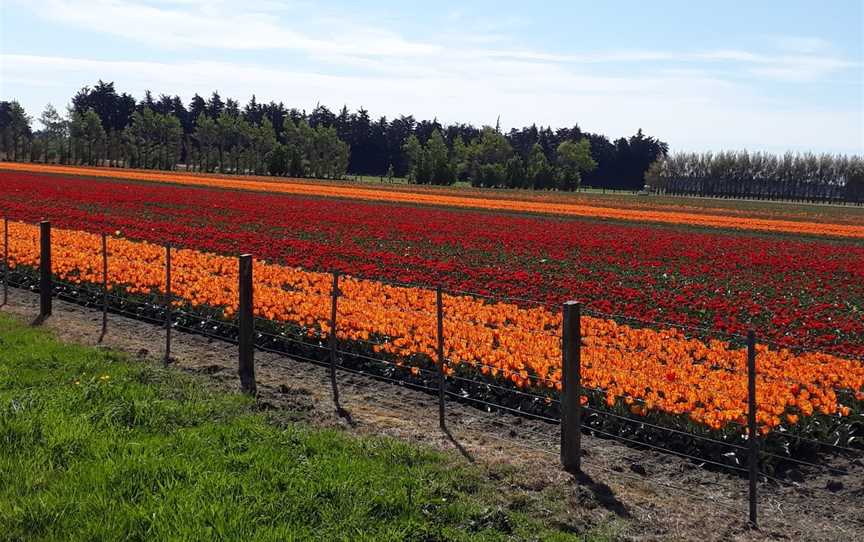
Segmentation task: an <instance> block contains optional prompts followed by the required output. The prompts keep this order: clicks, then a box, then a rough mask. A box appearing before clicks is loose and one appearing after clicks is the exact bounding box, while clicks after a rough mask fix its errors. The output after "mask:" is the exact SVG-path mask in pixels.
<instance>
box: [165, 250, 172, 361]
mask: <svg viewBox="0 0 864 542" xmlns="http://www.w3.org/2000/svg"><path fill="white" fill-rule="evenodd" d="M171 301H172V297H171V243H168V244H166V245H165V359H164V360H163V361H164V363H165V365H168V364H169V363H171V327H172V326H173V322H172V319H173V318H172V314H171Z"/></svg>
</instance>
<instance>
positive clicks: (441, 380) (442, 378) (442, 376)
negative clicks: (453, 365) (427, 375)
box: [435, 286, 447, 431]
mask: <svg viewBox="0 0 864 542" xmlns="http://www.w3.org/2000/svg"><path fill="white" fill-rule="evenodd" d="M435 304H436V306H437V307H438V311H437V312H438V314H437V319H438V425H439V426H440V427H441V430H442V431H446V430H447V425H446V423H445V420H444V392H445V387H446V383H447V380H446V378H447V373H446V372H445V371H444V362H445V358H444V300H443V295H442V293H441V286H438V287H437V288H436V289H435Z"/></svg>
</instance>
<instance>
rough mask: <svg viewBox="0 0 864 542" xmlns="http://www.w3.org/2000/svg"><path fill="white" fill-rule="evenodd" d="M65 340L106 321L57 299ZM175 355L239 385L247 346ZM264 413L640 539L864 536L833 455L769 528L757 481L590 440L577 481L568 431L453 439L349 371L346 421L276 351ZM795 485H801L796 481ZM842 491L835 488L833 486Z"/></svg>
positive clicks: (462, 432)
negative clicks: (417, 456)
mask: <svg viewBox="0 0 864 542" xmlns="http://www.w3.org/2000/svg"><path fill="white" fill-rule="evenodd" d="M9 294H10V297H9V303H8V304H7V305H6V306H5V307H2V309H0V310H3V311H5V312H7V313H10V314H15V315H18V316H19V317H21V318H22V319H27V320H32V319H33V317H34V316H35V315H36V314H37V313H38V305H39V299H38V296H37V295H36V294H33V293H30V292H26V291H22V290H17V289H11V290H10V292H9ZM43 325H44V326H45V327H47V328H48V329H50V330H51V331H52V332H54V333H55V334H56V335H57V336H58V337H59V338H60V339H62V340H65V341H69V342H76V343H81V344H90V345H92V344H96V343H97V341H98V339H99V335H100V330H101V313H99V312H98V311H94V310H91V309H87V308H84V307H80V306H77V305H73V304H70V303H66V302H63V301H59V300H55V301H54V315H53V316H51V317H50V318H49V319H48V320H47V321H46V322H45V323H44V324H43ZM102 344H103V346H104V347H107V348H111V349H115V350H119V351H123V352H127V353H129V354H131V355H132V356H135V357H138V358H141V359H142V360H153V359H160V358H161V357H162V352H163V351H162V348H163V345H164V330H163V329H161V328H160V327H157V326H153V325H150V324H146V323H143V322H140V321H137V320H133V319H129V318H124V317H121V316H117V315H110V316H109V325H108V334H107V335H106V337H105V339H104V341H103V343H102ZM172 356H173V358H174V360H175V363H176V364H177V365H178V366H179V367H181V368H182V369H184V370H187V371H190V372H194V373H198V374H202V375H206V378H207V379H208V381H209V382H210V383H211V385H214V386H220V387H225V388H235V389H236V388H239V378H238V377H237V347H236V346H233V345H230V344H228V343H225V342H221V341H216V340H212V339H208V338H205V337H201V336H198V335H191V334H186V333H181V332H175V333H174V337H173V341H172ZM256 373H257V375H256V376H257V382H258V390H259V399H258V402H259V406H260V408H262V409H266V410H268V411H270V415H271V416H272V417H273V419H274V421H276V422H285V421H290V420H298V421H302V422H304V423H311V424H314V425H319V426H338V427H342V428H343V429H344V430H346V431H349V432H354V433H366V434H387V435H390V436H393V437H396V438H400V439H404V440H408V441H412V442H415V443H420V444H423V445H427V446H431V447H434V448H437V449H440V450H447V451H453V452H455V453H457V454H459V455H461V456H462V457H463V458H464V460H466V461H471V462H475V463H477V464H479V465H481V466H482V467H483V468H484V469H486V470H487V471H488V473H489V476H490V477H493V478H497V479H506V480H508V481H509V482H508V483H509V484H510V488H509V489H510V490H512V491H513V492H514V493H517V494H519V495H520V496H524V498H525V499H531V498H532V495H535V496H536V495H537V494H538V492H547V494H548V492H553V493H554V494H555V495H560V498H561V499H562V500H566V502H567V503H568V504H569V506H568V507H567V513H566V517H561V516H560V515H556V514H550V517H549V521H550V522H551V521H555V522H561V523H562V526H573V525H583V526H591V525H597V524H603V523H608V522H610V521H611V522H613V523H615V524H617V525H620V527H621V535H622V538H625V539H632V540H701V541H714V540H717V541H721V540H724V541H725V540H804V541H810V540H812V541H819V542H824V541H842V540H856V539H857V540H860V539H862V538H864V463H862V461H861V460H860V459H859V460H855V461H851V462H850V461H848V460H846V459H842V458H832V457H826V458H824V461H825V462H826V463H830V464H833V465H835V466H836V465H840V464H842V465H843V467H844V468H846V469H848V474H844V475H830V474H831V473H827V472H823V471H820V470H815V469H813V470H812V471H807V470H802V471H801V472H800V474H801V478H799V480H801V481H799V482H795V486H796V487H787V486H784V485H779V484H776V483H771V482H766V483H761V484H760V503H759V505H760V529H759V530H751V529H749V528H748V527H747V525H746V517H747V501H746V489H747V480H746V479H745V478H740V477H736V476H732V475H729V474H727V473H724V472H712V471H709V470H707V469H705V468H703V467H701V466H700V465H698V464H695V463H693V462H690V461H687V460H684V459H680V458H677V457H675V456H670V455H666V454H660V453H655V452H652V451H647V450H640V449H636V448H633V447H630V446H625V445H623V444H621V443H618V442H615V441H610V440H605V439H599V438H595V437H591V436H587V435H586V436H584V437H583V440H582V444H583V448H584V454H585V455H584V459H583V469H584V471H585V476H584V478H583V479H582V480H580V481H576V480H574V479H573V477H571V476H570V475H568V474H566V473H565V472H563V471H562V470H561V468H560V465H559V459H558V448H557V445H558V440H559V438H560V437H559V432H558V427H557V426H555V425H552V424H549V423H545V422H541V421H534V420H529V419H525V418H520V417H518V416H513V415H509V414H504V413H498V412H492V413H489V412H484V411H482V410H479V409H476V408H473V407H471V406H468V405H465V404H459V403H456V402H452V401H451V402H448V404H447V426H448V431H447V432H446V433H445V432H442V431H441V430H440V429H439V428H438V420H437V400H438V399H437V396H431V395H428V394H425V393H423V392H419V391H414V390H410V389H407V388H405V387H402V386H397V385H393V384H390V383H384V382H381V381H378V380H375V379H374V378H372V377H367V376H364V375H355V374H350V373H340V374H339V377H338V381H339V388H340V393H341V406H342V407H343V408H344V409H345V410H346V411H347V413H348V414H349V416H350V419H346V417H344V416H339V415H337V414H336V412H335V408H334V405H333V402H332V399H331V393H330V382H329V373H328V371H327V369H325V368H322V367H318V366H315V365H312V364H309V363H303V362H299V361H295V360H292V359H290V358H287V357H283V356H278V355H274V354H268V353H262V352H258V353H256ZM790 483H791V482H790ZM829 488H830V489H829Z"/></svg>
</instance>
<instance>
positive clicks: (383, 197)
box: [0, 162, 864, 239]
mask: <svg viewBox="0 0 864 542" xmlns="http://www.w3.org/2000/svg"><path fill="white" fill-rule="evenodd" d="M0 169H6V170H12V171H34V172H41V173H53V174H64V175H86V176H88V177H108V178H122V179H130V180H135V181H143V182H156V183H173V184H182V185H188V186H203V187H212V188H223V189H241V190H251V191H256V192H273V193H279V194H297V195H305V196H326V197H339V198H351V199H356V200H366V201H387V202H394V203H408V204H422V205H435V206H447V207H461V208H473V209H489V210H499V211H511V212H525V213H541V214H554V215H563V216H584V217H593V218H606V219H615V220H626V221H637V222H657V223H665V224H685V225H691V226H702V227H710V228H725V229H736V230H751V231H764V232H786V233H798V234H807V235H824V236H832V237H844V238H854V239H864V226H861V225H858V224H837V223H825V222H816V221H807V220H800V221H799V220H783V219H776V218H755V217H741V216H737V215H736V214H735V213H731V214H730V213H723V214H711V213H696V212H684V211H680V210H679V211H670V210H653V209H634V208H613V207H605V206H602V205H592V204H589V203H571V202H564V201H558V202H555V201H542V200H537V199H531V200H527V199H521V200H515V199H506V198H486V197H481V196H463V195H450V194H442V193H434V192H428V191H417V190H412V191H408V190H389V189H388V190H383V189H379V188H372V187H366V188H364V187H356V186H346V185H339V184H334V183H310V182H304V181H300V180H290V181H285V182H278V181H274V180H261V179H260V178H230V177H225V176H212V175H210V176H208V175H197V174H188V173H177V172H155V171H143V170H125V169H113V170H112V169H107V168H86V167H73V166H59V165H48V164H30V163H18V162H7V163H2V164H0Z"/></svg>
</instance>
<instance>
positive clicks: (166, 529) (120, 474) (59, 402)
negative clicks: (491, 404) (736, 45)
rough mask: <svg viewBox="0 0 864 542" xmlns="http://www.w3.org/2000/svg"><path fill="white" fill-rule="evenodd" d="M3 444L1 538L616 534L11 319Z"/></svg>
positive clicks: (0, 431)
mask: <svg viewBox="0 0 864 542" xmlns="http://www.w3.org/2000/svg"><path fill="white" fill-rule="evenodd" d="M0 450H2V453H0V525H2V526H3V528H2V531H0V540H20V539H37V540H45V539H47V540H51V539H62V540H83V539H87V540H118V539H123V540H169V539H171V540H213V539H243V540H307V539H310V540H311V539H315V540H522V539H530V540H581V539H590V540H605V539H608V538H609V537H610V536H611V535H609V534H608V529H604V532H596V531H592V532H590V533H588V534H587V535H585V534H584V533H583V535H582V536H585V538H582V536H580V535H578V534H575V531H577V530H578V529H577V528H576V527H574V526H572V525H568V524H567V523H566V522H560V521H558V520H556V519H555V518H553V517H550V513H551V514H553V515H555V516H556V517H560V514H561V513H562V509H561V508H562V507H565V508H566V506H567V504H566V498H562V497H563V496H561V495H558V496H552V495H541V496H536V495H535V496H533V497H531V498H526V496H525V495H524V494H523V495H517V494H509V495H508V494H507V492H501V491H498V489H499V488H498V487H496V486H495V485H494V484H493V482H491V481H490V480H489V479H488V478H487V477H486V476H485V475H484V474H483V473H482V472H481V471H480V469H478V468H475V467H471V466H466V465H464V464H462V463H460V462H457V461H456V460H455V459H454V458H453V457H451V456H449V455H446V454H440V453H436V452H432V451H428V450H424V449H421V448H418V447H415V446H412V445H409V444H406V443H401V442H399V441H396V440H393V439H389V438H356V437H351V436H348V435H346V434H344V433H341V432H340V431H338V430H318V429H310V428H308V427H306V426H304V425H299V424H273V423H270V421H269V420H268V418H267V417H266V416H265V415H264V414H262V413H259V412H256V411H255V409H254V402H253V401H252V400H250V399H248V398H245V397H243V396H240V395H237V394H225V393H220V392H218V391H214V390H212V389H208V388H207V387H206V386H204V385H203V384H202V383H201V382H199V381H197V380H196V379H195V377H193V376H190V375H186V374H184V373H181V372H179V371H177V370H170V369H169V370H166V369H162V368H161V367H157V366H153V365H149V364H143V363H133V362H130V361H128V360H126V359H125V358H124V356H122V355H119V354H116V353H112V352H107V351H100V350H95V349H91V348H85V347H79V346H67V345H63V344H60V343H58V342H57V341H55V340H54V339H53V338H51V337H50V336H48V335H47V334H46V333H44V332H42V331H39V330H33V329H29V328H27V327H24V326H22V325H21V324H19V323H16V322H14V321H12V320H11V319H10V318H8V317H6V316H2V315H0ZM556 509H557V511H558V513H557V514H556V513H555V510H556ZM550 510H551V512H550Z"/></svg>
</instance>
